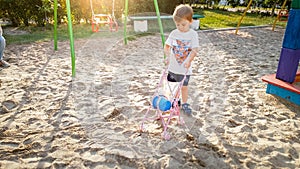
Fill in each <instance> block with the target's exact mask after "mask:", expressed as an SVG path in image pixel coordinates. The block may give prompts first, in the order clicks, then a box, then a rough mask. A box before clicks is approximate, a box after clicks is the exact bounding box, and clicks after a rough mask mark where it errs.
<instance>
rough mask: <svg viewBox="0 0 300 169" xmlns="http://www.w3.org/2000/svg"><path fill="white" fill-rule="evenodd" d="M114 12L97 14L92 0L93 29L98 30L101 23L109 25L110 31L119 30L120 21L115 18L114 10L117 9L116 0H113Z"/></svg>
mask: <svg viewBox="0 0 300 169" xmlns="http://www.w3.org/2000/svg"><path fill="white" fill-rule="evenodd" d="M112 3H113V5H112V14H111V15H110V14H95V12H94V8H93V0H90V5H91V10H92V18H91V24H92V31H93V32H98V31H99V28H100V25H101V24H107V25H109V29H110V31H111V32H112V31H118V23H117V21H116V19H115V15H114V11H115V0H113V1H112Z"/></svg>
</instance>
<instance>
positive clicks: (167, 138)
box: [161, 131, 171, 141]
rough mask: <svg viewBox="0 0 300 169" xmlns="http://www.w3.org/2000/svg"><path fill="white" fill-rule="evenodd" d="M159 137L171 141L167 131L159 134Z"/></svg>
mask: <svg viewBox="0 0 300 169" xmlns="http://www.w3.org/2000/svg"><path fill="white" fill-rule="evenodd" d="M161 136H162V137H163V138H164V139H165V140H167V141H168V140H170V139H171V135H170V133H168V132H167V131H164V132H163V133H161Z"/></svg>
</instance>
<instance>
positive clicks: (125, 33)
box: [124, 0, 128, 45]
mask: <svg viewBox="0 0 300 169" xmlns="http://www.w3.org/2000/svg"><path fill="white" fill-rule="evenodd" d="M124 15H125V16H124V17H125V18H124V43H125V45H127V16H128V0H126V1H125V14H124Z"/></svg>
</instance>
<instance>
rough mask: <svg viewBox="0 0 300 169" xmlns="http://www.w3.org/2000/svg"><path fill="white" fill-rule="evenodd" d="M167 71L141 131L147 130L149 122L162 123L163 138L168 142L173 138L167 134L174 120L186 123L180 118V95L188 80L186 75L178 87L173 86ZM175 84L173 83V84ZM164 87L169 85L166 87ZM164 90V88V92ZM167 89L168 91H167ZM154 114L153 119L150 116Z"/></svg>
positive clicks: (177, 83)
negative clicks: (146, 125) (184, 83)
mask: <svg viewBox="0 0 300 169" xmlns="http://www.w3.org/2000/svg"><path fill="white" fill-rule="evenodd" d="M167 74H168V72H167V69H165V70H164V71H163V73H162V75H161V78H160V82H159V84H158V86H157V88H156V91H155V93H154V95H153V97H152V100H151V105H150V106H149V108H148V110H147V112H146V114H145V116H144V118H143V120H142V124H141V128H140V129H141V131H142V132H144V131H145V130H146V127H145V123H146V122H147V121H152V122H153V121H154V120H157V121H159V120H160V121H161V124H162V127H163V132H162V135H161V136H162V137H163V138H164V139H166V140H169V139H170V138H171V136H170V134H169V133H168V132H167V129H168V126H169V124H170V122H171V120H172V119H174V118H175V119H176V118H177V123H178V124H184V121H183V119H182V118H180V94H181V88H182V86H183V82H184V80H185V78H186V75H185V76H184V78H183V80H182V81H181V82H176V85H174V86H171V85H170V82H169V81H168V80H167ZM172 83H173V82H172ZM164 85H167V87H165V86H164ZM162 88H164V89H163V90H162ZM166 88H167V89H166ZM164 90H170V91H164ZM165 93H168V94H169V95H165ZM151 111H155V112H154V114H155V115H154V116H153V113H152V117H148V116H150V115H149V114H150V112H151Z"/></svg>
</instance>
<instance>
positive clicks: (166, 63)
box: [164, 56, 170, 65]
mask: <svg viewBox="0 0 300 169" xmlns="http://www.w3.org/2000/svg"><path fill="white" fill-rule="evenodd" d="M169 63H170V57H168V56H167V57H166V58H165V59H164V64H165V65H169Z"/></svg>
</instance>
